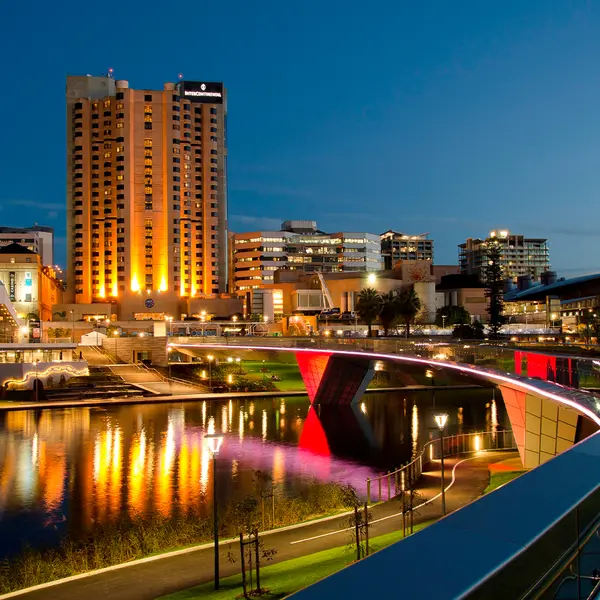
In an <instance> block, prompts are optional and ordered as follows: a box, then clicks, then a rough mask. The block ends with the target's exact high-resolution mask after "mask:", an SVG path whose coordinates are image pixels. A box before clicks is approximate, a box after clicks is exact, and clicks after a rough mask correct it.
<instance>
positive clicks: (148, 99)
mask: <svg viewBox="0 0 600 600" xmlns="http://www.w3.org/2000/svg"><path fill="white" fill-rule="evenodd" d="M144 102H152V94H145V95H144Z"/></svg>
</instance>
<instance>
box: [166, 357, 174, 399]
mask: <svg viewBox="0 0 600 600" xmlns="http://www.w3.org/2000/svg"><path fill="white" fill-rule="evenodd" d="M171 352H173V348H171V346H167V365H168V366H169V389H170V390H171V394H172V393H173V380H172V379H171V359H170V358H169V354H171Z"/></svg>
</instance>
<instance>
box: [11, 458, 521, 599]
mask: <svg viewBox="0 0 600 600" xmlns="http://www.w3.org/2000/svg"><path fill="white" fill-rule="evenodd" d="M515 454H516V453H507V452H489V453H479V454H478V455H477V456H474V457H470V458H459V459H456V458H449V459H446V468H445V471H444V473H445V477H446V485H447V486H449V487H447V493H446V505H447V510H448V512H451V511H454V510H457V509H459V508H461V507H462V506H465V505H466V504H469V503H470V502H472V501H473V500H475V499H476V498H478V497H479V496H480V495H481V494H482V493H483V491H484V489H485V488H486V486H487V484H488V481H489V473H488V465H489V464H491V463H494V462H498V461H499V460H503V459H506V458H509V457H511V456H513V455H515ZM440 487H441V485H440V471H439V470H438V471H437V472H436V471H429V472H427V473H425V474H424V475H423V477H422V479H421V480H420V490H419V491H420V494H421V495H422V496H423V497H424V498H425V499H426V500H427V501H430V502H429V503H428V504H426V505H424V506H422V507H421V508H419V509H418V515H416V516H415V523H418V522H423V521H428V520H431V519H434V518H437V517H439V516H440V513H441V500H440V497H439V495H440ZM399 511H400V506H399V502H398V501H394V500H392V501H390V502H385V503H383V504H380V505H377V506H374V507H372V508H371V511H370V512H371V514H372V518H373V521H372V529H370V531H369V536H370V537H371V538H373V537H376V536H378V535H382V534H384V533H388V532H391V531H395V530H398V529H400V527H401V517H400V515H399ZM347 520H348V517H347V516H346V517H335V518H333V519H330V520H327V521H320V522H314V523H308V524H306V525H303V526H300V527H298V526H294V527H291V528H284V529H280V530H274V531H273V532H271V533H268V532H265V533H264V534H263V535H264V536H265V546H266V547H267V548H275V549H276V550H277V554H276V555H275V558H274V560H273V561H271V562H270V563H269V564H273V563H276V562H281V561H283V560H288V559H291V558H297V557H300V556H304V555H306V554H312V553H313V552H319V551H321V550H327V549H329V548H334V547H337V546H343V545H345V544H346V543H347V542H348V532H347V530H345V529H344V528H345V527H346V523H347ZM238 548H239V546H238V544H237V543H235V542H234V543H231V550H232V552H235V553H237V552H238ZM229 549H230V543H224V544H223V545H221V546H220V551H221V577H227V576H229V575H234V574H236V573H239V570H240V566H239V561H238V563H236V564H230V563H229V562H228V561H227V558H226V555H227V552H228V551H229ZM213 557H214V554H213V546H212V545H210V544H205V545H204V546H202V547H198V548H197V549H189V550H186V551H181V552H179V553H177V554H175V555H173V553H172V554H171V555H168V556H166V557H164V558H157V557H152V558H150V559H143V560H142V561H136V562H134V563H131V564H128V565H126V566H124V567H120V568H117V569H115V568H110V570H104V572H99V573H96V574H94V575H90V576H85V577H82V578H78V579H72V580H70V581H66V582H64V583H60V584H57V585H52V586H49V587H42V588H40V589H37V590H32V591H29V592H17V593H12V594H7V595H5V596H0V600H2V599H3V598H9V597H18V598H21V599H23V600H81V599H82V598H89V599H90V600H92V599H96V598H110V600H154V599H155V598H157V597H159V596H163V595H165V594H169V593H172V592H176V591H178V590H182V589H187V588H190V587H193V586H194V585H198V584H200V583H205V582H209V581H212V580H213V560H214V558H213Z"/></svg>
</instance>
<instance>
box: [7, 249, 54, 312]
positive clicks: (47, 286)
mask: <svg viewBox="0 0 600 600" xmlns="http://www.w3.org/2000/svg"><path fill="white" fill-rule="evenodd" d="M0 282H2V283H3V284H4V287H5V288H6V291H7V292H8V298H9V300H10V301H11V302H12V304H13V305H14V307H15V310H16V311H17V313H18V315H19V317H20V318H22V319H25V318H33V316H34V315H35V316H36V317H38V318H40V319H42V320H45V321H49V320H50V319H52V311H53V307H54V306H55V305H57V304H60V303H61V302H62V301H63V289H62V285H61V284H60V282H59V281H58V280H57V279H56V275H55V273H54V270H53V269H52V267H47V266H44V265H43V264H42V260H41V257H40V255H39V254H36V253H35V252H33V251H32V250H29V249H28V248H26V247H25V246H21V245H20V244H16V243H12V244H9V245H8V246H2V247H0ZM28 315H29V317H28Z"/></svg>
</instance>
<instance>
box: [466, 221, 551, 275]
mask: <svg viewBox="0 0 600 600" xmlns="http://www.w3.org/2000/svg"><path fill="white" fill-rule="evenodd" d="M490 238H493V239H495V240H496V241H497V242H498V243H499V244H500V248H501V252H502V269H503V272H504V277H505V279H516V278H517V277H520V276H527V275H528V276H530V277H532V278H533V279H534V280H535V279H539V278H540V277H541V275H542V273H545V272H546V271H548V270H550V251H549V249H548V240H546V239H545V238H526V237H525V236H523V235H516V234H512V233H510V232H509V231H507V230H498V231H490ZM485 244H486V240H481V239H478V238H467V240H466V241H465V242H463V243H462V244H459V245H458V263H459V266H460V273H461V275H477V276H478V277H479V278H480V280H481V281H483V280H484V279H485V276H484V274H485V266H486V264H487V251H486V245H485Z"/></svg>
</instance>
